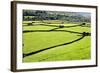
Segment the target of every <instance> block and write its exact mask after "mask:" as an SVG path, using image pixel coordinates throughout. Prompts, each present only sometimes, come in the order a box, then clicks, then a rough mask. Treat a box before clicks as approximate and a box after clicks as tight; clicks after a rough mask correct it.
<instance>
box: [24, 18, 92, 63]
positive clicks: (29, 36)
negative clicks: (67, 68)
mask: <svg viewBox="0 0 100 73" xmlns="http://www.w3.org/2000/svg"><path fill="white" fill-rule="evenodd" d="M32 22H33V23H32ZM47 22H49V23H47ZM54 22H55V23H54ZM57 22H58V23H57ZM28 23H32V25H30V26H29V25H28ZM80 24H81V23H80ZM80 24H79V23H78V24H76V23H67V22H66V23H63V25H64V27H63V28H59V25H61V21H57V20H56V21H51V22H50V21H44V22H41V21H23V55H26V56H25V57H24V58H23V62H44V61H64V60H85V59H90V58H91V55H90V53H91V52H90V51H91V50H90V46H91V45H90V44H91V36H85V37H83V38H81V37H82V33H83V32H89V33H90V32H91V29H90V27H85V26H84V27H83V26H80ZM88 24H89V23H88ZM49 25H51V26H49ZM75 25H76V26H75ZM78 25H79V26H78ZM67 26H75V27H67ZM65 27H66V28H65ZM49 30H51V31H49ZM52 30H53V31H52ZM79 38H80V40H77V39H79ZM74 40H75V41H74ZM64 43H67V44H65V45H64ZM61 44H63V45H61ZM57 45H60V46H57ZM52 46H55V47H52ZM45 48H49V49H46V50H43V49H45ZM41 50H42V51H41ZM37 51H40V52H37ZM32 52H35V54H34V53H33V54H32ZM36 52H37V53H36ZM27 54H29V55H27Z"/></svg>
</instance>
